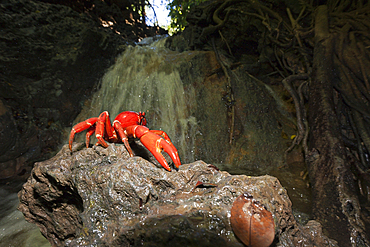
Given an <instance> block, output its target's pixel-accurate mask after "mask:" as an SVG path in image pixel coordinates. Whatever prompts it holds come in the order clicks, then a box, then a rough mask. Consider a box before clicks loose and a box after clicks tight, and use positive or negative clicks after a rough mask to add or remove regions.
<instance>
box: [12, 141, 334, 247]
mask: <svg viewBox="0 0 370 247" xmlns="http://www.w3.org/2000/svg"><path fill="white" fill-rule="evenodd" d="M198 181H201V182H203V183H212V184H216V185H217V187H213V186H199V187H195V185H196V184H197V182H198ZM206 185H207V184H206ZM245 192H248V193H249V194H251V195H252V196H253V197H254V199H256V200H258V201H260V202H261V203H262V204H264V205H265V207H266V208H267V209H268V210H269V211H270V212H271V213H272V215H273V218H274V221H275V240H274V243H273V244H272V245H273V246H313V245H316V246H335V245H336V242H335V241H332V240H330V239H328V238H326V237H325V236H324V235H323V234H322V232H321V226H320V224H318V223H317V222H315V221H310V222H308V223H307V225H306V226H302V225H300V224H298V223H297V222H296V221H295V219H294V216H293V214H292V209H291V206H292V205H291V202H290V200H289V198H288V195H287V192H286V190H285V189H284V188H283V187H282V186H281V185H280V182H279V181H278V179H276V178H275V177H271V176H261V177H249V176H245V175H230V174H229V173H227V172H225V171H219V170H218V169H217V168H215V167H214V166H212V165H209V164H206V163H204V162H202V161H197V162H194V163H191V164H184V165H182V166H180V169H179V170H178V171H176V170H173V171H172V172H167V171H166V170H165V169H163V168H161V167H157V166H156V165H154V164H153V163H151V162H149V161H147V160H145V159H143V158H141V157H139V156H135V157H129V155H128V153H127V151H126V149H125V147H124V146H123V145H114V144H110V145H109V147H108V148H107V149H104V148H102V147H98V146H94V147H93V148H88V149H86V148H85V147H84V145H83V144H77V145H74V152H73V153H72V154H71V152H70V151H69V149H68V146H67V145H66V146H64V147H63V148H62V150H61V151H60V152H59V153H58V154H57V155H56V156H55V157H53V158H52V159H49V160H47V161H43V162H39V163H36V164H35V167H34V168H33V170H32V174H31V176H30V177H29V179H28V181H27V182H26V183H25V184H24V186H23V188H22V190H21V191H20V192H19V199H20V205H19V210H20V211H22V212H23V214H24V216H25V218H26V220H27V221H29V222H32V223H35V224H37V225H38V226H39V228H40V230H41V232H42V234H43V235H44V236H45V237H46V238H47V239H48V240H49V241H50V243H51V244H52V245H53V246H243V244H242V243H241V242H240V240H239V239H238V238H237V237H236V236H235V235H234V233H233V231H232V227H231V225H230V209H231V207H232V204H233V202H234V201H235V199H236V198H237V197H238V196H239V195H241V194H243V193H245Z"/></svg>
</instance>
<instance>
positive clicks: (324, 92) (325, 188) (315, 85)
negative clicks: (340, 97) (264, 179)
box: [307, 5, 369, 246]
mask: <svg viewBox="0 0 370 247" xmlns="http://www.w3.org/2000/svg"><path fill="white" fill-rule="evenodd" d="M334 38H335V36H334V35H333V34H329V26H328V16H327V7H326V6H325V5H324V6H320V7H319V8H318V9H317V12H316V19H315V48H314V61H313V72H312V82H311V85H310V96H309V125H310V126H311V130H310V131H311V132H310V141H309V150H310V153H309V154H308V155H307V166H308V170H309V176H310V179H311V185H312V194H313V215H314V218H315V219H316V220H318V221H319V222H320V223H321V224H322V225H323V229H324V230H325V231H326V232H325V233H326V234H327V235H328V236H329V237H330V238H333V239H335V240H337V241H338V243H339V245H340V246H351V245H352V246H369V242H368V240H367V239H366V237H365V231H364V229H365V227H364V224H363V222H362V221H361V219H360V204H359V201H358V198H357V195H356V188H355V186H354V180H353V176H352V173H351V171H350V164H349V162H348V161H347V158H346V150H345V146H344V144H343V141H342V139H341V138H340V137H341V129H340V124H339V120H338V116H337V115H336V112H335V104H334V90H333V78H332V76H331V75H332V74H333V71H334V67H333V58H332V54H333V52H332V50H333V42H334V41H335V39H334Z"/></svg>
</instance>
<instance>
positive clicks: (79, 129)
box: [69, 117, 98, 151]
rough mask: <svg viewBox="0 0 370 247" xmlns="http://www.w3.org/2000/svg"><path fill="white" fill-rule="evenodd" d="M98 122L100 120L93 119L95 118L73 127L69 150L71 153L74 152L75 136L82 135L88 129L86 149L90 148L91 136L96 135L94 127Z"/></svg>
mask: <svg viewBox="0 0 370 247" xmlns="http://www.w3.org/2000/svg"><path fill="white" fill-rule="evenodd" d="M96 121H98V118H96V117H93V118H89V119H87V120H85V121H83V122H81V123H78V124H76V125H75V126H73V128H72V130H71V133H70V135H69V149H70V150H71V151H72V143H73V139H74V136H75V134H76V133H80V132H82V131H84V130H86V129H89V131H88V132H87V134H86V147H89V142H90V135H91V134H92V133H94V130H95V127H94V126H93V125H94V124H95V123H96Z"/></svg>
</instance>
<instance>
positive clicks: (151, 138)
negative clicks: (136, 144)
mask: <svg viewBox="0 0 370 247" xmlns="http://www.w3.org/2000/svg"><path fill="white" fill-rule="evenodd" d="M125 132H126V133H127V135H130V136H133V137H137V138H139V139H140V141H141V143H142V144H143V145H144V146H145V147H146V148H147V149H148V150H149V151H150V152H151V153H152V154H153V155H154V157H155V158H156V159H157V160H158V162H159V163H160V164H161V165H162V166H163V167H164V168H165V169H166V170H167V171H171V168H170V166H169V165H168V163H167V161H166V159H165V158H164V157H163V155H162V154H161V151H162V150H164V151H165V152H166V153H167V154H168V155H169V156H170V157H171V159H172V161H173V163H174V164H175V166H176V168H179V166H180V165H181V162H180V158H179V154H178V153H177V149H176V148H175V146H173V145H172V143H171V142H170V141H167V140H165V139H164V138H162V137H161V136H159V135H157V134H155V133H153V132H151V131H149V129H148V128H147V127H145V126H141V125H133V126H129V127H127V128H126V130H125Z"/></svg>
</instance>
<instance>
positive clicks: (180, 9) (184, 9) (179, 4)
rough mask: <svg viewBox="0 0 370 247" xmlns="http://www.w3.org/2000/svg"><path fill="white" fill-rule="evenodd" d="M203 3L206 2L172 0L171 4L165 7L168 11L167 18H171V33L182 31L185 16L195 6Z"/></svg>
mask: <svg viewBox="0 0 370 247" xmlns="http://www.w3.org/2000/svg"><path fill="white" fill-rule="evenodd" d="M205 1H206V0H172V2H170V3H169V4H168V5H167V9H168V10H169V11H170V13H169V16H170V17H171V25H170V29H171V31H172V32H179V31H182V30H184V28H185V26H186V25H187V22H186V16H187V14H188V13H189V12H190V11H191V10H192V9H193V8H194V7H195V6H197V5H199V4H200V3H202V2H205Z"/></svg>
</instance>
